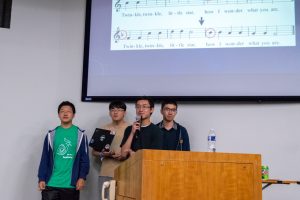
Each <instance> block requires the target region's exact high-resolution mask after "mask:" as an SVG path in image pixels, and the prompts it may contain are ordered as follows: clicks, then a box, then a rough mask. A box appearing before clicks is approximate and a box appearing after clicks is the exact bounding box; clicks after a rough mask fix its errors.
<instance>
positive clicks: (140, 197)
mask: <svg viewBox="0 0 300 200" xmlns="http://www.w3.org/2000/svg"><path fill="white" fill-rule="evenodd" d="M115 180H116V181H117V189H116V198H117V200H133V199H135V200H174V199H176V200H201V199H203V200H262V190H261V184H262V182H261V156H260V155H257V154H233V153H208V152H179V151H160V150H142V151H138V152H137V153H135V155H134V156H132V157H131V158H130V159H128V160H126V161H125V162H123V163H122V164H121V165H120V166H119V167H118V168H117V169H116V170H115Z"/></svg>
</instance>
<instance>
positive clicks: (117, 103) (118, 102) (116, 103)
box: [109, 101, 127, 111]
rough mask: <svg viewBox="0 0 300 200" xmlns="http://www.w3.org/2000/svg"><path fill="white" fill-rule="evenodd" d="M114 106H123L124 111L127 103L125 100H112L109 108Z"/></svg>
mask: <svg viewBox="0 0 300 200" xmlns="http://www.w3.org/2000/svg"><path fill="white" fill-rule="evenodd" d="M114 108H121V109H123V110H124V111H126V108H127V107H126V104H125V103H124V102H123V101H112V102H110V104H109V110H111V109H114Z"/></svg>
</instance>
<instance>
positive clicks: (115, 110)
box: [110, 108, 124, 112]
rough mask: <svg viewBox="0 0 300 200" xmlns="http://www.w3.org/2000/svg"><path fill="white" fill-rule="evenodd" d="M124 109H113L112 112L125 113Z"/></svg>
mask: <svg viewBox="0 0 300 200" xmlns="http://www.w3.org/2000/svg"><path fill="white" fill-rule="evenodd" d="M123 111H124V109H122V108H113V109H110V112H123Z"/></svg>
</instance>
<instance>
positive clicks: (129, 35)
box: [114, 25, 295, 43]
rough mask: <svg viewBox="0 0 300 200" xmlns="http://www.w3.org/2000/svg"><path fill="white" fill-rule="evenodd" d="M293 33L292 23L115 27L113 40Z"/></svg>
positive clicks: (285, 34) (255, 35)
mask: <svg viewBox="0 0 300 200" xmlns="http://www.w3.org/2000/svg"><path fill="white" fill-rule="evenodd" d="M288 35H295V27H294V26H293V25H277V26H234V27H233V26H231V27H206V28H184V29H151V30H122V29H120V28H117V30H116V31H115V34H114V41H115V42H116V43H118V42H119V41H126V40H127V41H131V40H173V39H198V38H207V39H213V38H224V37H259V36H261V37H263V36H273V37H277V36H288Z"/></svg>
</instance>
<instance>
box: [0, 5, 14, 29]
mask: <svg viewBox="0 0 300 200" xmlns="http://www.w3.org/2000/svg"><path fill="white" fill-rule="evenodd" d="M11 4H12V0H0V27H2V28H10V16H11Z"/></svg>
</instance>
